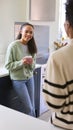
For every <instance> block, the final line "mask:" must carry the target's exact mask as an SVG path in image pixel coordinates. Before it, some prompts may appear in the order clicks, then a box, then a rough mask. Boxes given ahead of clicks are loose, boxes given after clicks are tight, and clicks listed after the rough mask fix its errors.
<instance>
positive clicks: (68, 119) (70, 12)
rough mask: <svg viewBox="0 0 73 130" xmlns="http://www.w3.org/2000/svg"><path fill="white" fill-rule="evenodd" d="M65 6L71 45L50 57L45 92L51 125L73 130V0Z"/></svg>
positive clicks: (66, 23) (66, 26) (69, 0)
mask: <svg viewBox="0 0 73 130" xmlns="http://www.w3.org/2000/svg"><path fill="white" fill-rule="evenodd" d="M65 6H66V13H65V15H66V20H65V24H64V27H65V31H66V34H67V36H68V37H69V44H67V45H66V46H64V47H62V48H61V49H59V50H57V51H55V52H53V53H52V54H51V55H50V57H49V59H48V62H47V68H46V70H47V71H46V76H45V85H44V89H43V92H44V95H45V100H46V102H47V104H48V106H49V109H50V110H51V111H52V117H51V123H52V124H53V125H55V126H58V127H61V128H63V129H67V130H73V0H67V2H66V4H65ZM58 129H59V128H58Z"/></svg>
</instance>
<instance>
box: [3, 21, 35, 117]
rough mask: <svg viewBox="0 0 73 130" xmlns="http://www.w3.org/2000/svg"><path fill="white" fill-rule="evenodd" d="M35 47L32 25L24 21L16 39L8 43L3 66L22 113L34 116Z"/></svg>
mask: <svg viewBox="0 0 73 130" xmlns="http://www.w3.org/2000/svg"><path fill="white" fill-rule="evenodd" d="M36 53H37V47H36V43H35V40H34V27H33V25H32V24H30V23H27V22H26V23H24V24H22V25H21V27H20V31H19V34H18V36H17V39H16V40H14V41H13V42H12V43H11V44H9V46H8V49H7V53H6V58H5V67H6V69H8V70H9V74H10V78H11V80H12V86H13V88H14V89H15V91H16V93H17V94H18V96H19V98H20V100H21V102H22V103H23V107H24V113H25V114H28V115H31V116H34V117H35V104H34V77H33V71H34V69H35V64H36Z"/></svg>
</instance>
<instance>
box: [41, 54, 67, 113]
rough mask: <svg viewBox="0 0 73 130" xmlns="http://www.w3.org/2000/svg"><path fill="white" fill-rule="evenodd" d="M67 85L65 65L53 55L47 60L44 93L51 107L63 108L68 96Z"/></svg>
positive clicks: (59, 109) (55, 109) (53, 108)
mask: <svg viewBox="0 0 73 130" xmlns="http://www.w3.org/2000/svg"><path fill="white" fill-rule="evenodd" d="M65 87H66V86H65V78H64V74H63V66H62V64H60V60H59V59H58V58H57V57H54V56H53V55H51V56H50V57H49V59H48V62H47V67H46V76H45V81H44V87H43V94H44V98H45V100H46V102H47V104H48V106H49V108H50V109H52V110H53V111H61V110H62V109H63V107H64V105H65V98H66V96H67V95H66V93H65V91H66V88H65Z"/></svg>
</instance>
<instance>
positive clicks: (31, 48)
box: [16, 22, 37, 54]
mask: <svg viewBox="0 0 73 130" xmlns="http://www.w3.org/2000/svg"><path fill="white" fill-rule="evenodd" d="M27 25H29V26H31V27H32V28H33V29H34V26H33V25H32V24H30V23H27V22H26V23H23V24H22V25H21V27H20V31H21V30H22V29H23V27H25V26H27ZM20 31H19V33H18V36H17V38H16V40H17V39H21V37H22V34H21V32H20ZM27 47H28V51H29V53H30V54H35V53H37V47H36V43H35V40H34V37H32V39H31V40H29V41H28V43H27Z"/></svg>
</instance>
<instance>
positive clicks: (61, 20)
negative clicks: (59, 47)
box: [59, 0, 66, 38]
mask: <svg viewBox="0 0 73 130" xmlns="http://www.w3.org/2000/svg"><path fill="white" fill-rule="evenodd" d="M65 3H66V0H60V10H59V38H61V37H66V33H65V29H64V21H65Z"/></svg>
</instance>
